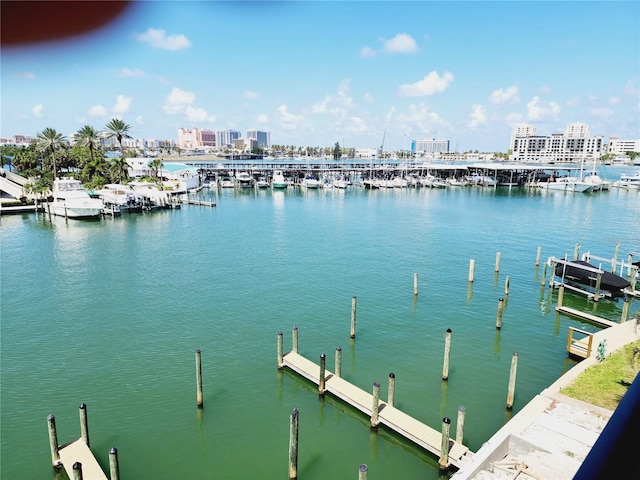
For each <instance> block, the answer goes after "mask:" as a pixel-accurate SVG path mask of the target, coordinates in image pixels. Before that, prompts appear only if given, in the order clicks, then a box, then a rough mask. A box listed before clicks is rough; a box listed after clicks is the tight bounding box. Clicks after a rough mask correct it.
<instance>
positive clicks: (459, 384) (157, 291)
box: [0, 175, 640, 480]
mask: <svg viewBox="0 0 640 480" xmlns="http://www.w3.org/2000/svg"><path fill="white" fill-rule="evenodd" d="M614 178H615V175H614ZM639 219H640V193H638V192H628V191H624V190H616V189H613V190H611V191H610V192H608V193H606V192H603V193H597V194H590V195H584V194H564V193H559V192H540V191H525V190H519V189H513V190H508V189H502V188H499V189H498V190H491V189H487V190H484V189H447V190H429V189H419V190H414V189H402V190H400V189H388V190H377V191H376V190H374V191H365V190H361V189H353V188H352V189H350V190H347V191H336V190H334V191H331V190H330V191H323V190H319V191H308V192H304V191H299V190H297V189H295V190H294V189H293V188H289V189H288V190H287V191H274V192H272V191H270V190H268V191H258V192H254V191H252V190H251V191H238V192H234V191H232V190H222V191H221V192H220V194H219V197H218V206H217V207H216V208H208V207H199V206H186V205H185V206H183V208H182V209H181V210H176V211H158V212H153V213H151V214H133V215H125V216H123V217H121V218H116V219H109V220H104V221H100V222H78V221H69V222H68V223H67V222H65V220H64V219H62V218H57V217H54V218H53V222H49V221H48V220H47V219H45V218H44V217H43V216H42V215H35V214H31V215H22V216H3V217H2V219H1V224H0V225H1V229H0V239H1V242H2V243H1V248H2V257H1V260H2V268H1V282H2V284H1V287H2V291H1V301H2V304H1V313H2V319H1V333H2V336H1V342H2V343H1V347H2V349H1V363H2V365H1V366H2V392H1V393H2V397H1V407H2V408H1V414H0V415H1V428H2V450H1V454H2V462H1V467H0V468H1V471H0V474H1V476H2V478H3V479H4V478H6V479H13V478H16V479H33V478H38V479H46V478H51V477H52V469H51V459H50V453H49V446H48V434H47V422H46V417H47V415H49V414H51V413H53V414H55V415H56V420H57V428H58V438H59V441H60V443H66V442H69V441H71V440H73V439H75V438H77V437H79V435H80V428H79V421H78V418H79V417H78V405H79V404H80V403H82V402H85V403H86V404H87V406H88V414H89V428H90V436H91V445H92V449H93V451H94V452H95V453H96V456H97V458H98V460H99V462H100V463H101V464H102V465H103V467H104V469H105V471H108V451H109V449H110V448H111V447H113V446H115V447H117V448H118V451H119V459H120V471H121V475H122V476H123V478H125V477H126V478H139V479H142V478H144V479H165V478H166V479H175V478H190V479H196V478H202V479H205V478H221V479H244V478H251V477H259V478H263V479H282V478H286V476H287V468H288V442H289V415H290V413H291V410H292V409H293V408H298V409H299V410H300V447H299V449H300V459H299V476H300V478H304V479H305V480H308V479H311V480H313V479H321V478H322V479H324V478H357V472H358V466H359V465H360V464H361V463H366V464H368V466H369V472H370V477H371V478H374V477H375V478H398V479H416V478H421V479H425V478H428V479H429V478H432V479H436V478H438V469H437V459H436V458H434V457H432V456H430V455H428V454H426V453H424V452H422V451H421V450H420V449H419V448H417V447H415V446H414V445H413V444H411V443H409V442H406V441H404V440H402V439H401V438H399V437H397V436H395V435H394V434H392V433H389V432H387V431H385V430H384V429H380V430H379V431H378V433H377V434H375V433H371V432H370V430H369V428H368V419H367V418H365V417H364V416H363V415H361V414H360V413H358V412H356V411H354V410H352V409H350V408H349V407H346V406H344V405H343V404H341V403H340V402H338V401H337V400H335V399H333V398H331V397H330V396H327V397H325V398H324V399H319V398H318V395H317V393H316V387H315V386H313V385H311V384H309V383H307V382H305V381H303V380H302V379H300V378H298V377H296V376H295V375H293V374H291V373H289V372H278V371H277V369H276V337H277V332H278V331H283V332H284V338H285V351H288V350H289V349H290V345H291V327H292V326H293V325H297V326H298V328H299V332H300V339H299V344H300V352H301V353H302V354H303V355H305V356H307V357H308V358H311V359H313V360H315V361H316V362H318V358H319V355H320V354H321V353H326V354H327V366H328V368H329V369H330V370H333V359H334V352H335V348H336V347H337V346H341V347H342V350H343V365H342V372H343V376H344V377H345V378H347V379H348V380H349V381H351V382H352V383H354V384H356V385H358V386H360V387H361V388H363V389H366V390H371V386H372V384H373V382H374V381H379V382H380V383H381V385H382V388H381V392H382V393H381V396H382V398H386V388H387V377H388V374H389V373H390V372H394V373H395V375H396V405H397V406H398V407H399V408H401V409H402V410H404V411H406V412H407V413H409V414H411V415H413V416H415V417H417V418H419V419H420V420H422V421H423V422H425V423H427V424H429V425H430V426H432V427H433V428H436V429H440V425H441V422H442V418H443V417H444V416H449V417H451V419H452V430H453V431H454V432H455V422H456V415H457V409H458V406H460V405H464V406H465V408H466V411H467V414H466V421H465V435H464V438H465V440H464V443H465V444H467V445H468V446H469V447H470V448H471V449H472V450H474V451H475V450H477V449H479V448H480V446H481V445H482V444H483V443H484V442H485V441H486V440H487V439H488V438H489V437H490V436H491V435H492V434H493V433H494V432H495V431H496V430H498V429H499V428H500V426H502V425H503V424H504V422H505V421H507V420H508V419H509V418H510V417H511V416H512V415H513V414H515V413H517V411H518V410H520V409H521V408H522V407H523V406H524V405H526V403H527V402H528V401H529V400H531V398H533V396H534V395H536V394H537V393H538V392H540V391H541V390H542V389H544V388H545V387H546V386H548V385H549V384H550V383H552V382H553V381H554V380H555V379H556V378H557V377H558V376H560V375H561V374H562V373H563V372H565V371H566V370H568V369H569V368H571V367H572V366H573V365H574V363H573V362H572V361H570V360H569V359H567V355H566V339H567V331H568V327H569V326H570V325H574V326H578V327H580V328H585V329H592V330H593V329H594V327H591V326H589V325H586V324H583V323H581V322H579V321H577V320H574V319H570V318H566V317H561V316H558V315H556V314H555V312H554V310H553V307H554V304H555V298H556V292H550V291H549V289H548V288H542V287H541V285H540V283H541V274H542V266H541V267H539V268H538V269H536V267H535V257H536V253H537V248H538V246H539V245H540V246H541V247H542V258H543V260H544V259H546V258H547V257H549V256H552V255H553V256H564V255H565V254H568V255H569V256H571V255H572V254H573V250H574V245H575V244H576V243H579V244H580V245H581V252H584V251H587V250H590V251H591V252H592V253H593V254H595V255H599V256H603V257H610V256H612V255H613V252H614V249H615V244H616V242H619V243H620V244H621V246H620V258H623V257H624V258H626V255H627V253H628V252H629V251H633V250H635V251H639V250H640V235H639V231H640V229H639V226H638V225H639V224H638V221H639ZM498 251H499V252H501V268H500V272H499V273H497V274H496V273H495V272H494V265H495V257H496V252H498ZM470 259H475V281H474V283H473V284H472V286H471V287H469V284H468V282H467V275H468V268H469V260H470ZM414 273H418V275H419V290H420V291H419V295H418V297H417V298H414V295H413V275H414ZM507 275H508V276H509V277H510V294H509V296H508V298H507V301H506V306H505V310H504V316H503V323H502V329H501V330H500V331H496V329H495V320H496V311H497V301H498V298H499V297H501V296H503V295H504V282H505V278H506V276H507ZM353 296H356V297H357V334H356V339H355V341H352V340H350V338H349V327H350V316H351V298H352V297H353ZM565 304H569V305H571V306H574V307H576V308H582V309H586V310H588V311H591V312H595V313H597V314H598V315H602V316H604V317H606V318H609V319H613V320H615V319H618V318H619V317H620V314H621V306H622V303H621V302H620V301H617V302H616V301H612V300H604V301H601V302H600V303H598V304H594V303H593V302H587V301H586V300H585V299H584V298H583V297H581V296H578V295H576V294H573V293H570V292H567V293H565ZM639 304H640V303H639V302H638V301H635V302H632V304H631V310H630V311H631V313H630V315H633V313H634V312H636V311H638V309H639ZM447 328H451V329H452V331H453V335H452V348H451V366H450V369H449V381H448V382H442V380H441V375H442V361H443V351H444V334H445V331H446V329H447ZM196 348H200V349H201V350H202V368H203V376H204V404H205V405H204V409H203V410H202V411H199V410H198V409H197V408H196V404H195V394H196V392H195V390H196V389H195V355H194V351H195V349H196ZM515 351H517V352H518V353H519V362H518V376H517V384H516V396H515V405H514V409H513V412H507V411H506V410H505V402H506V393H507V384H508V376H509V368H510V364H511V356H512V353H513V352H515Z"/></svg>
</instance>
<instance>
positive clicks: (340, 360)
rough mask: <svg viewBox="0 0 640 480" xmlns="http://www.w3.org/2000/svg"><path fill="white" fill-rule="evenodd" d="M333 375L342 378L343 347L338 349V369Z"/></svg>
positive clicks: (336, 368)
mask: <svg viewBox="0 0 640 480" xmlns="http://www.w3.org/2000/svg"><path fill="white" fill-rule="evenodd" d="M333 373H334V374H335V376H336V377H338V378H340V377H341V376H342V348H341V347H336V367H335V371H334V372H333Z"/></svg>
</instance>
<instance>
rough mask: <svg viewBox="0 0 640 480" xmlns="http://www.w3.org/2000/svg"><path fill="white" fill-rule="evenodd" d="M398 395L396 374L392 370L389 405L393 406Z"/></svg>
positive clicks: (388, 393)
mask: <svg viewBox="0 0 640 480" xmlns="http://www.w3.org/2000/svg"><path fill="white" fill-rule="evenodd" d="M395 396H396V374H395V373H393V372H391V373H390V374H389V390H388V392H387V405H389V406H390V407H393V402H394V400H395Z"/></svg>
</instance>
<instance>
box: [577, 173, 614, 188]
mask: <svg viewBox="0 0 640 480" xmlns="http://www.w3.org/2000/svg"><path fill="white" fill-rule="evenodd" d="M582 181H583V182H585V183H588V184H590V185H593V188H592V190H591V191H592V192H600V191H602V190H609V187H610V185H611V182H609V181H607V180H605V179H604V178H602V177H601V176H600V175H598V173H597V172H595V171H592V172H587V173H586V174H585V176H584V177H583V178H582Z"/></svg>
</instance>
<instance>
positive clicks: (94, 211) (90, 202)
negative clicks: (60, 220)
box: [49, 177, 104, 219]
mask: <svg viewBox="0 0 640 480" xmlns="http://www.w3.org/2000/svg"><path fill="white" fill-rule="evenodd" d="M51 194H52V196H53V201H52V202H49V209H50V211H51V213H52V214H53V215H58V216H61V217H66V218H77V219H95V218H100V217H101V216H102V208H103V207H104V202H103V201H102V200H101V199H99V198H91V197H90V196H89V193H87V191H86V190H85V188H84V187H83V186H82V182H80V180H76V179H74V178H73V177H67V178H56V179H55V180H54V182H53V189H52V191H51Z"/></svg>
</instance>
